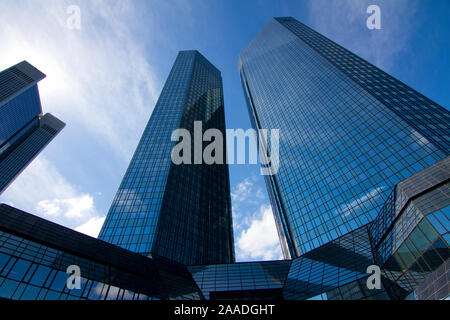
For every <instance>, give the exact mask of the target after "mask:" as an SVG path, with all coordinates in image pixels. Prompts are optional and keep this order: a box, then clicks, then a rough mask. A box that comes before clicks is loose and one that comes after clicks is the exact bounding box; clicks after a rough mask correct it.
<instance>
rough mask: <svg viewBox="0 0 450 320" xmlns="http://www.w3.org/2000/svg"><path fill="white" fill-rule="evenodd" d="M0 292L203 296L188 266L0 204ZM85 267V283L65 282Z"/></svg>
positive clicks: (12, 295) (10, 295) (21, 295)
mask: <svg viewBox="0 0 450 320" xmlns="http://www.w3.org/2000/svg"><path fill="white" fill-rule="evenodd" d="M0 215H1V216H2V219H0V297H1V298H6V299H14V300H155V299H157V300H159V299H196V300H198V299H202V298H203V297H202V294H201V292H200V290H199V289H198V287H197V286H196V284H195V282H194V281H193V279H192V276H191V275H190V273H189V271H188V270H187V269H186V267H185V266H183V265H180V264H177V263H174V262H169V261H166V260H164V259H161V258H157V257H155V258H148V257H145V256H142V255H140V254H136V253H133V252H131V251H128V250H124V249H122V248H119V247H116V246H114V245H111V244H109V243H106V242H103V241H101V240H97V239H94V238H91V237H88V236H86V235H83V234H80V233H78V232H75V231H73V230H70V229H68V228H65V227H62V226H59V225H57V224H54V223H52V222H49V221H46V220H44V219H41V218H39V217H36V216H33V215H30V214H28V213H25V212H22V211H20V210H17V209H15V208H12V207H9V206H7V205H4V204H2V205H0ZM71 265H76V266H78V267H79V268H80V277H81V278H80V288H75V287H74V288H72V289H69V287H68V286H67V285H66V284H67V282H68V279H69V274H68V273H66V271H67V268H68V267H69V266H71Z"/></svg>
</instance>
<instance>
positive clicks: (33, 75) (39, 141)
mask: <svg viewBox="0 0 450 320" xmlns="http://www.w3.org/2000/svg"><path fill="white" fill-rule="evenodd" d="M44 78H45V75H44V74H43V73H42V72H40V71H39V70H38V69H36V68H35V67H33V66H32V65H31V64H29V63H28V62H26V61H22V62H21V63H19V64H17V65H15V66H12V67H11V68H8V69H6V70H4V71H2V72H0V194H1V193H2V192H3V191H4V190H5V189H6V188H7V187H8V186H9V184H11V182H12V181H13V180H14V179H15V178H16V177H17V176H18V175H19V174H20V173H21V172H22V171H23V170H24V169H25V168H26V166H27V165H28V164H29V163H30V162H31V161H32V160H33V159H34V158H35V157H36V156H37V155H38V154H39V153H40V152H41V151H42V149H43V148H44V147H45V146H46V145H47V144H48V143H49V142H50V141H51V140H52V139H53V138H54V137H55V136H56V135H57V134H58V133H59V132H60V131H61V130H62V128H63V127H64V126H65V124H64V123H63V122H61V121H60V120H58V119H57V118H55V117H54V116H52V115H51V114H48V113H47V114H46V115H44V116H43V115H42V107H41V102H40V98H39V91H38V87H37V82H38V81H40V80H42V79H44Z"/></svg>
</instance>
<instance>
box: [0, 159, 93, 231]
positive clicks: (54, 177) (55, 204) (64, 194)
mask: <svg viewBox="0 0 450 320" xmlns="http://www.w3.org/2000/svg"><path fill="white" fill-rule="evenodd" d="M0 201H1V202H6V203H14V204H18V205H17V207H18V208H19V209H22V210H24V211H27V212H29V213H32V214H36V215H37V216H40V217H42V218H44V219H48V220H51V221H53V222H56V223H59V224H62V225H64V226H67V227H69V228H75V227H78V226H80V224H83V223H85V222H87V221H89V220H90V219H91V218H94V217H99V216H100V214H99V213H98V212H97V210H96V208H95V205H94V197H93V196H92V195H89V194H86V193H82V192H80V191H79V190H78V189H77V187H75V186H73V185H72V184H70V183H69V182H68V181H67V180H66V178H65V177H64V176H62V175H61V173H60V172H59V171H58V169H57V168H56V167H55V166H54V165H53V164H52V163H51V162H50V161H48V160H47V159H46V158H45V157H43V156H42V155H41V156H38V157H37V158H36V159H35V160H34V161H33V162H32V163H31V164H30V165H29V166H28V167H27V168H26V169H25V170H24V171H23V172H22V174H21V175H20V176H19V177H18V178H17V179H16V180H15V181H14V182H13V183H12V184H11V185H10V187H9V188H8V189H7V190H6V191H5V192H4V193H3V194H2V196H1V197H0Z"/></svg>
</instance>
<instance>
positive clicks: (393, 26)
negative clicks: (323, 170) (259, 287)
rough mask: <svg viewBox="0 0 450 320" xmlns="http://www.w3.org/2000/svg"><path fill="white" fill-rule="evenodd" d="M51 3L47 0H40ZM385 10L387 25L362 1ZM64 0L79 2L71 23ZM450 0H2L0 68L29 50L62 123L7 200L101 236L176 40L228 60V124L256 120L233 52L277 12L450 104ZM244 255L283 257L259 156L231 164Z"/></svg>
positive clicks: (48, 108) (50, 108) (217, 60)
mask: <svg viewBox="0 0 450 320" xmlns="http://www.w3.org/2000/svg"><path fill="white" fill-rule="evenodd" d="M44 3H45V4H44ZM370 4H377V5H379V6H380V9H381V27H382V29H381V30H369V29H367V27H366V19H367V17H368V14H367V13H366V8H367V7H368V6H369V5H370ZM69 5H78V6H79V7H80V9H81V30H70V29H69V28H67V24H66V21H67V19H68V17H69V15H68V14H67V13H66V9H67V7H68V6H69ZM449 9H450V2H449V1H447V0H420V1H414V0H409V1H406V0H388V1H376V0H370V1H366V0H360V1H357V0H310V1H307V0H305V1H301V0H296V1H272V0H269V1H263V0H260V1H257V0H253V1H251V0H248V1H242V0H241V1H235V0H209V1H206V0H202V1H200V0H191V1H181V0H174V1H170V0H167V1H162V0H160V1H155V0H154V1H143V0H135V1H126V0H121V1H107V0H104V1H100V0H97V1H87V0H85V1H76V0H69V1H64V0H59V1H58V0H55V1H52V0H47V1H45V2H38V1H33V0H30V1H20V0H17V1H2V2H1V3H0V39H1V50H0V69H2V70H3V69H5V68H7V67H9V66H11V65H13V64H16V63H17V62H19V61H22V60H27V61H29V62H30V63H32V64H33V65H35V66H36V67H37V68H39V69H40V70H42V71H43V72H44V73H46V74H47V78H46V79H44V80H43V81H41V82H40V83H39V88H40V95H41V101H42V105H43V109H44V112H50V113H53V114H54V115H56V116H57V117H59V118H60V119H61V120H63V121H65V122H66V123H67V126H66V128H65V129H64V130H63V131H62V132H61V133H60V134H59V136H58V137H57V138H56V139H55V140H54V141H53V142H52V143H51V144H50V145H49V146H48V147H47V148H46V149H45V150H44V151H43V152H42V153H41V155H40V156H39V157H38V158H37V159H36V160H35V161H34V162H33V163H32V164H31V165H30V166H29V167H28V168H27V169H26V170H25V171H24V172H23V174H22V175H21V176H20V177H19V178H18V179H17V180H16V181H15V182H14V183H13V184H12V185H11V187H10V188H9V189H8V190H7V191H6V192H5V193H4V194H3V195H2V196H1V197H0V201H1V202H6V203H9V204H13V205H14V206H16V207H18V208H20V209H23V210H26V211H28V212H30V213H33V214H36V215H39V216H41V217H44V218H46V219H49V220H51V221H54V222H57V223H60V224H63V225H65V226H68V227H70V228H74V229H77V230H79V231H82V232H85V233H87V234H90V235H93V236H95V235H96V234H97V233H98V231H99V228H100V226H101V223H102V221H103V218H104V216H105V215H106V213H107V211H108V208H109V206H110V204H111V201H112V199H113V197H114V194H115V192H116V190H117V188H118V186H119V183H120V180H121V179H122V176H123V174H124V172H125V170H126V167H127V165H128V162H129V160H130V159H131V156H132V154H133V151H134V149H135V147H136V146H137V143H138V139H139V137H140V135H141V133H142V131H143V129H144V126H145V124H146V122H147V120H148V118H149V117H150V114H151V112H152V110H153V107H154V105H155V103H156V100H157V98H158V96H159V93H160V91H161V89H162V86H163V84H164V81H165V79H166V77H167V75H168V73H169V71H170V68H171V66H172V64H173V62H174V60H175V57H176V55H177V53H178V51H179V50H187V49H197V50H199V51H200V52H201V53H202V54H203V55H204V56H205V57H206V58H207V59H209V60H210V61H211V62H212V63H213V64H214V65H215V66H217V67H218V68H219V69H220V70H221V71H222V77H223V82H224V96H225V110H226V121H227V127H228V128H243V129H247V128H249V127H250V126H251V125H250V122H249V118H248V114H247V109H246V105H245V100H244V96H243V93H242V88H241V84H240V80H239V75H238V69H237V68H238V67H237V65H238V56H239V53H240V51H241V50H242V49H243V48H244V47H245V46H246V45H247V44H248V42H249V41H250V40H251V39H252V38H253V37H254V36H255V35H256V34H257V33H258V32H259V31H260V30H261V29H262V28H263V27H264V26H265V25H266V24H267V22H268V21H269V20H270V19H271V18H272V17H274V16H293V17H295V18H297V19H298V20H300V21H302V22H304V23H306V24H307V25H309V26H311V27H313V28H314V29H316V30H317V31H319V32H321V33H323V34H324V35H326V36H328V37H329V38H331V39H332V40H334V41H336V42H337V43H339V44H341V45H343V46H344V47H346V48H348V49H350V50H352V51H354V52H355V53H357V54H359V55H360V56H362V57H363V58H365V59H367V60H368V61H370V62H372V63H374V64H375V65H377V66H379V67H381V68H382V69H384V70H385V71H387V72H389V73H390V74H392V75H393V76H395V77H397V78H398V79H400V80H401V81H403V82H405V83H406V84H408V85H410V86H411V87H413V88H415V89H417V90H418V91H420V92H421V93H423V94H425V95H426V96H428V97H430V98H431V99H433V100H434V101H436V102H437V103H439V104H441V105H442V106H444V107H447V106H448V105H449V102H450V91H449V90H448V84H449V83H450V81H449V80H450V79H449V78H450V75H449V72H448V70H450V62H449V56H450V52H449V49H450V43H449V39H450V37H449V31H448V30H450V20H449V19H448V12H450V10H449ZM230 181H231V191H232V204H233V217H234V226H235V231H234V233H235V240H236V242H235V244H236V253H237V259H238V260H239V261H246V260H260V259H265V260H269V259H278V258H280V257H281V252H280V249H279V244H278V240H277V236H276V231H275V226H274V222H273V217H272V215H271V209H270V204H269V201H268V197H267V192H266V189H265V185H264V182H263V179H262V176H260V175H259V167H258V166H257V165H231V166H230Z"/></svg>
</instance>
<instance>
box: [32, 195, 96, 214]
mask: <svg viewBox="0 0 450 320" xmlns="http://www.w3.org/2000/svg"><path fill="white" fill-rule="evenodd" d="M93 207H94V199H93V198H92V197H91V196H90V195H87V194H84V195H81V196H79V197H74V198H67V199H53V200H41V201H39V202H38V204H37V206H36V211H37V212H38V213H41V214H43V215H44V216H51V217H59V216H60V215H61V214H62V215H64V217H66V218H69V219H71V218H74V219H80V218H83V217H84V216H85V215H87V214H89V215H90V211H91V210H93Z"/></svg>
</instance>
